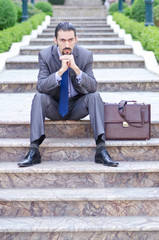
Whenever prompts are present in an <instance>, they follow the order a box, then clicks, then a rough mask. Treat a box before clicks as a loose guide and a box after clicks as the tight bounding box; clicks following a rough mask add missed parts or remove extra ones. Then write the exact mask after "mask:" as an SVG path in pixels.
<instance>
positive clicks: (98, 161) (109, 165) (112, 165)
mask: <svg viewBox="0 0 159 240" xmlns="http://www.w3.org/2000/svg"><path fill="white" fill-rule="evenodd" d="M95 163H98V164H103V165H104V166H108V167H117V166H118V165H119V163H113V164H106V163H103V162H102V161H101V160H98V159H95Z"/></svg>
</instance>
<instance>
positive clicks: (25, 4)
mask: <svg viewBox="0 0 159 240" xmlns="http://www.w3.org/2000/svg"><path fill="white" fill-rule="evenodd" d="M27 19H28V0H22V22H24V21H26V20H27Z"/></svg>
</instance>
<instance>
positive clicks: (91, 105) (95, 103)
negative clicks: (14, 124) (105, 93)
mask: <svg viewBox="0 0 159 240" xmlns="http://www.w3.org/2000/svg"><path fill="white" fill-rule="evenodd" d="M88 114H89V117H90V122H91V127H92V129H93V133H94V139H95V141H97V139H98V136H99V135H102V140H103V141H105V131H104V103H103V102H102V99H101V97H100V94H99V93H98V92H95V93H88V94H86V95H82V96H81V95H77V96H75V97H72V98H69V106H68V114H67V115H66V116H65V117H62V116H61V115H60V114H59V103H58V102H57V101H55V100H54V99H53V98H52V97H51V96H50V95H47V94H44V93H36V94H35V96H34V98H33V101H32V108H31V134H30V141H31V142H33V141H35V140H38V141H39V144H41V143H42V141H43V140H44V138H45V128H44V122H45V118H46V117H47V118H48V119H50V120H52V121H57V120H80V119H81V118H84V117H86V116H87V115H88Z"/></svg>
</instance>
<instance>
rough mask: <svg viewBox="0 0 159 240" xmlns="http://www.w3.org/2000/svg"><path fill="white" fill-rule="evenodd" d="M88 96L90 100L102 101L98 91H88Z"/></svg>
mask: <svg viewBox="0 0 159 240" xmlns="http://www.w3.org/2000/svg"><path fill="white" fill-rule="evenodd" d="M88 98H89V100H90V101H93V100H94V101H102V99H101V96H100V94H99V93H98V92H94V93H89V94H88Z"/></svg>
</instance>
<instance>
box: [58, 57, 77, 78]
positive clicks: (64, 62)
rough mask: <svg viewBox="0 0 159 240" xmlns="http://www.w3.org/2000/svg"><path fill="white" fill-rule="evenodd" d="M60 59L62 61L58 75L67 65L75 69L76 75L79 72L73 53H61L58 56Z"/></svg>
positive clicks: (60, 74)
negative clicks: (61, 54)
mask: <svg viewBox="0 0 159 240" xmlns="http://www.w3.org/2000/svg"><path fill="white" fill-rule="evenodd" d="M60 60H61V61H62V66H61V68H60V70H59V71H58V74H59V76H60V77H61V76H62V74H63V73H64V72H65V71H66V70H67V69H68V68H69V67H70V68H72V69H73V70H74V71H75V73H76V75H77V76H78V75H79V74H80V69H79V67H78V66H77V65H76V63H75V60H74V57H73V55H63V56H61V57H60Z"/></svg>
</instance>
